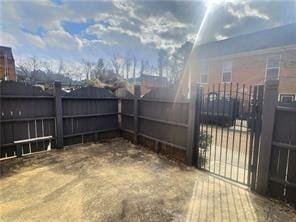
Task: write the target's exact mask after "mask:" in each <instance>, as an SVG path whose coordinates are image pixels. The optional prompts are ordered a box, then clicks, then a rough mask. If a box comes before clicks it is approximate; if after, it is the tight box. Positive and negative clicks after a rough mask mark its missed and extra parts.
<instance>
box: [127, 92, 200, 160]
mask: <svg viewBox="0 0 296 222" xmlns="http://www.w3.org/2000/svg"><path fill="white" fill-rule="evenodd" d="M175 95H176V90H174V89H167V88H166V89H165V88H163V89H154V90H152V91H150V92H149V93H147V94H146V95H144V96H143V97H142V98H140V97H139V96H137V93H135V96H133V95H132V94H127V96H125V97H124V98H121V130H122V132H123V133H122V135H123V136H124V137H125V138H128V139H131V140H133V141H134V142H135V143H140V144H143V145H146V146H149V147H151V148H152V149H153V150H155V151H156V152H160V153H163V154H166V155H169V156H170V157H173V158H175V159H179V160H182V161H184V162H185V161H188V159H187V160H186V152H188V149H187V147H188V141H189V140H190V138H188V136H189V127H190V125H194V124H195V121H194V120H193V119H192V117H191V119H190V117H189V116H190V108H189V107H190V102H191V103H194V100H191V101H189V100H187V99H184V98H183V99H182V100H181V99H177V100H176V99H175V98H174V97H175ZM194 108H195V107H192V109H194ZM192 111H193V110H192ZM192 146H195V145H193V144H192Z"/></svg>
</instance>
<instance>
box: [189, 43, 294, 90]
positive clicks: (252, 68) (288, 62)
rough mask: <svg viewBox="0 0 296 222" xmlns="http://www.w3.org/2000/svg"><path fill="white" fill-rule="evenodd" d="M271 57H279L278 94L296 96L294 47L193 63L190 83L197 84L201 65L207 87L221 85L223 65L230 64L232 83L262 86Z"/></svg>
mask: <svg viewBox="0 0 296 222" xmlns="http://www.w3.org/2000/svg"><path fill="white" fill-rule="evenodd" d="M272 55H281V64H280V76H279V78H280V87H279V92H280V93H281V94H296V48H295V47H294V49H279V50H277V51H275V50H274V51H271V50H266V51H265V52H264V51H260V52H258V53H257V52H252V53H244V54H237V55H232V56H225V57H219V58H216V59H209V60H203V61H193V62H192V65H191V70H190V72H191V78H192V80H191V81H192V82H199V79H200V76H199V70H200V67H201V64H208V65H209V77H208V78H209V79H208V85H209V86H211V85H213V84H217V83H221V82H222V66H223V63H224V62H232V82H233V83H237V82H238V83H240V84H246V85H250V84H252V85H254V84H263V83H264V80H265V71H266V70H265V69H266V61H267V58H268V57H269V56H272ZM185 79H186V78H185ZM186 80H187V79H186ZM185 82H186V81H185ZM183 84H184V83H183ZM185 85H186V84H185ZM185 87H186V86H185ZM205 87H206V85H205Z"/></svg>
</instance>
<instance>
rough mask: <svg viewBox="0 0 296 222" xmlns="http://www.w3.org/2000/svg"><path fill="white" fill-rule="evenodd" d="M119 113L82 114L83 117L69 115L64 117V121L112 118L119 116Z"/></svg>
mask: <svg viewBox="0 0 296 222" xmlns="http://www.w3.org/2000/svg"><path fill="white" fill-rule="evenodd" d="M117 114H118V113H117V112H116V113H98V114H81V115H69V116H68V115H67V116H63V119H69V118H87V117H100V116H112V115H117Z"/></svg>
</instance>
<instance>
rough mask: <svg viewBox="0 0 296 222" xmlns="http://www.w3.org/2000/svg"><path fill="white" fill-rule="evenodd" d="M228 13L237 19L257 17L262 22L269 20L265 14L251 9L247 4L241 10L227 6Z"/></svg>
mask: <svg viewBox="0 0 296 222" xmlns="http://www.w3.org/2000/svg"><path fill="white" fill-rule="evenodd" d="M228 12H229V13H230V14H231V15H233V16H235V17H237V18H238V19H242V18H245V17H257V18H260V19H264V20H268V19H270V17H269V16H268V15H267V14H265V13H263V12H260V11H259V10H257V9H255V8H251V7H250V6H249V5H248V4H245V5H244V7H243V8H241V9H240V8H237V7H235V8H234V7H233V5H229V7H228Z"/></svg>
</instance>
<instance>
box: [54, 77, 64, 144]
mask: <svg viewBox="0 0 296 222" xmlns="http://www.w3.org/2000/svg"><path fill="white" fill-rule="evenodd" d="M54 96H55V114H56V122H55V124H56V146H57V148H63V147H64V133H63V107H62V85H61V83H60V82H55V83H54Z"/></svg>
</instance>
